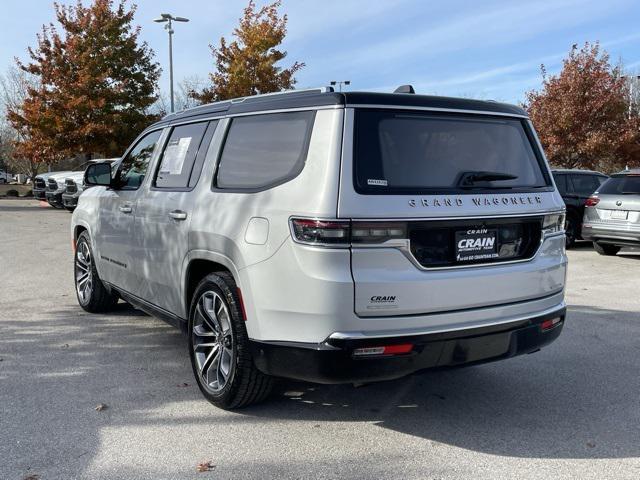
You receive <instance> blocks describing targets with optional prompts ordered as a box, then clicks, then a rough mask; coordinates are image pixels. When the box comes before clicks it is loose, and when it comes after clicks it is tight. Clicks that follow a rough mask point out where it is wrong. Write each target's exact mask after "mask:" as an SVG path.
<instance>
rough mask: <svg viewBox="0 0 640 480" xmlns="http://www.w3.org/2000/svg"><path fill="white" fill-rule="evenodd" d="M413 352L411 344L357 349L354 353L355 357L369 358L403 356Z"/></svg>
mask: <svg viewBox="0 0 640 480" xmlns="http://www.w3.org/2000/svg"><path fill="white" fill-rule="evenodd" d="M411 350H413V345H412V344H410V343H401V344H399V345H385V346H382V347H364V348H356V349H355V350H354V351H353V356H354V357H367V356H373V355H402V354H405V353H409V352H411Z"/></svg>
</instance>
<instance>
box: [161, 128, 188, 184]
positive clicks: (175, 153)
mask: <svg viewBox="0 0 640 480" xmlns="http://www.w3.org/2000/svg"><path fill="white" fill-rule="evenodd" d="M190 144H191V137H184V138H181V139H180V140H172V141H170V142H169V144H168V145H167V148H165V150H164V155H163V157H162V164H161V165H160V172H159V173H160V174H164V175H180V173H182V165H183V164H184V159H185V157H186V156H187V151H188V150H189V145H190Z"/></svg>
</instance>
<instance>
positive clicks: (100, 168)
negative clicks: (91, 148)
mask: <svg viewBox="0 0 640 480" xmlns="http://www.w3.org/2000/svg"><path fill="white" fill-rule="evenodd" d="M84 183H85V185H103V186H105V187H109V186H111V164H110V163H108V162H103V163H92V164H91V165H89V166H88V167H87V169H86V170H85V171H84Z"/></svg>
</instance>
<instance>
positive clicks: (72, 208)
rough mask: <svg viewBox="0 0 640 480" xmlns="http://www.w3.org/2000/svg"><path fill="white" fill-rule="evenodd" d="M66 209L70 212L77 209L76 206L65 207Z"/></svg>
mask: <svg viewBox="0 0 640 480" xmlns="http://www.w3.org/2000/svg"><path fill="white" fill-rule="evenodd" d="M64 209H65V210H66V211H67V212H69V213H73V211H74V210H75V209H76V208H75V207H64Z"/></svg>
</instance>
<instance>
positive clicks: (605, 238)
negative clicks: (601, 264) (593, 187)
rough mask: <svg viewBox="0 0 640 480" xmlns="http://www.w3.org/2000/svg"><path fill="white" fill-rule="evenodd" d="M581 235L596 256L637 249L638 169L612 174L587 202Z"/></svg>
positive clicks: (639, 229)
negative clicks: (627, 248) (631, 248)
mask: <svg viewBox="0 0 640 480" xmlns="http://www.w3.org/2000/svg"><path fill="white" fill-rule="evenodd" d="M582 236H583V238H584V239H585V240H591V241H592V242H593V248H594V249H595V250H596V252H598V253H599V254H600V255H615V254H617V253H618V252H619V251H620V249H621V248H622V247H640V169H633V170H625V171H623V172H620V173H618V174H616V175H613V176H612V177H611V178H610V179H608V180H607V181H606V182H604V183H603V184H602V185H600V188H598V190H597V191H596V192H595V193H594V194H593V195H591V197H589V198H588V199H587V201H586V203H585V209H584V221H583V225H582Z"/></svg>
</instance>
